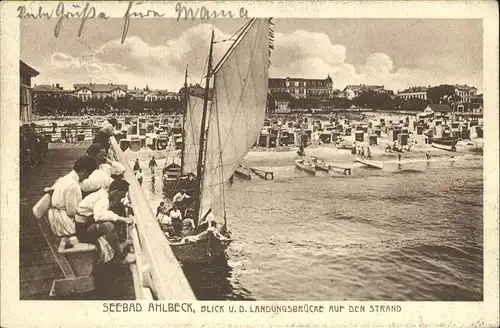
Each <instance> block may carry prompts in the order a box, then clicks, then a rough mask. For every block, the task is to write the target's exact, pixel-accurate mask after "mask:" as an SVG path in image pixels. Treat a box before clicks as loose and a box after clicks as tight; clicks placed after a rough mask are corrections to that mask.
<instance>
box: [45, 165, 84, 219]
mask: <svg viewBox="0 0 500 328" xmlns="http://www.w3.org/2000/svg"><path fill="white" fill-rule="evenodd" d="M78 181H79V177H78V174H77V173H76V172H75V171H71V172H70V173H68V174H66V175H65V176H63V177H62V178H60V179H59V180H57V181H56V183H55V184H54V186H53V187H52V188H53V189H54V192H53V194H52V199H51V206H52V207H54V208H57V209H59V210H64V211H65V212H66V214H67V215H68V216H69V217H74V216H75V215H76V213H77V209H78V203H79V202H80V201H81V200H82V192H81V190H80V185H79V183H78Z"/></svg>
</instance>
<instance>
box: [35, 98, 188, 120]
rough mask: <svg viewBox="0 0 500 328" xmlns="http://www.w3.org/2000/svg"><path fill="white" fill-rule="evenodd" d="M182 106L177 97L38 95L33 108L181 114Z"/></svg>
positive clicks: (40, 112) (52, 112) (60, 112)
mask: <svg viewBox="0 0 500 328" xmlns="http://www.w3.org/2000/svg"><path fill="white" fill-rule="evenodd" d="M181 108H182V106H181V104H180V101H179V100H177V99H159V100H154V101H145V100H144V99H136V98H133V97H130V96H126V97H121V98H117V99H114V98H112V97H108V98H104V99H89V100H86V101H83V100H81V99H79V98H77V97H74V96H70V95H63V96H54V95H37V96H36V97H35V99H34V101H33V110H34V112H35V113H36V114H38V115H42V116H43V115H67V116H76V115H93V114H94V115H100V114H106V113H109V112H110V111H111V112H119V113H130V114H140V113H153V114H163V113H165V114H180V113H182V109H181Z"/></svg>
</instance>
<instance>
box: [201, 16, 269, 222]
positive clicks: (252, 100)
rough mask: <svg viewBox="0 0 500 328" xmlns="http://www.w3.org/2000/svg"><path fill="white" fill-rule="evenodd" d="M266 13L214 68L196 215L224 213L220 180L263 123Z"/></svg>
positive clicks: (222, 181)
mask: <svg viewBox="0 0 500 328" xmlns="http://www.w3.org/2000/svg"><path fill="white" fill-rule="evenodd" d="M268 63H269V19H253V20H252V21H251V22H250V24H248V25H247V26H246V27H245V29H243V31H242V33H241V34H240V36H239V37H238V39H237V40H236V41H235V43H234V44H233V46H232V47H231V48H230V49H229V50H228V52H227V53H226V55H225V56H224V57H223V59H222V60H221V62H220V63H219V64H218V65H217V66H216V67H215V69H214V75H215V76H214V99H213V104H212V105H211V106H210V109H211V110H210V112H209V113H208V114H209V117H208V135H207V148H206V153H205V154H206V161H205V166H204V172H203V180H202V181H203V182H202V197H201V206H200V215H201V216H200V217H203V216H204V215H205V213H206V212H207V211H208V209H210V208H211V209H212V211H213V213H214V216H215V217H216V218H217V217H221V216H223V215H224V213H223V209H222V207H221V206H223V203H224V199H223V197H224V193H223V188H224V184H225V183H226V182H227V181H228V180H229V178H230V177H231V175H232V174H233V173H234V171H235V170H236V168H237V166H238V165H239V164H240V163H241V161H242V160H243V158H244V157H245V155H246V154H247V153H248V151H249V150H250V148H251V147H252V146H253V144H254V143H255V140H257V137H258V136H259V133H260V130H261V127H262V125H263V123H264V116H265V111H266V101H267V86H268Z"/></svg>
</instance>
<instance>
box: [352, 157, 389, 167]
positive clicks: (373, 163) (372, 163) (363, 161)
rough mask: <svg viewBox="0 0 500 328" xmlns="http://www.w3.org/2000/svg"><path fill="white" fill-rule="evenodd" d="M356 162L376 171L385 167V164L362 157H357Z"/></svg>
mask: <svg viewBox="0 0 500 328" xmlns="http://www.w3.org/2000/svg"><path fill="white" fill-rule="evenodd" d="M356 162H358V163H361V164H363V165H366V166H368V167H371V168H375V169H382V168H383V167H384V162H380V161H372V160H371V159H366V158H361V157H356Z"/></svg>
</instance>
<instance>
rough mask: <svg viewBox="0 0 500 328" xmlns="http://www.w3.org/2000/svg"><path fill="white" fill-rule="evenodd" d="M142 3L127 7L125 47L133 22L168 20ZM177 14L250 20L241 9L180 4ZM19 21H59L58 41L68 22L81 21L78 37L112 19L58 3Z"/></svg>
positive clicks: (25, 13) (20, 10)
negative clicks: (91, 22)
mask: <svg viewBox="0 0 500 328" xmlns="http://www.w3.org/2000/svg"><path fill="white" fill-rule="evenodd" d="M140 5H142V8H138V9H136V8H135V7H137V6H140ZM144 5H147V4H143V3H141V2H134V1H130V2H129V3H128V5H127V9H126V11H125V14H124V15H123V20H124V23H123V31H122V38H121V42H122V43H124V42H125V39H126V38H127V34H128V29H129V27H130V22H131V19H132V18H151V17H152V18H157V17H160V18H161V17H165V13H162V12H158V11H155V10H151V9H147V8H144ZM175 12H176V15H177V21H179V20H181V19H184V20H188V19H191V20H195V19H215V18H244V19H248V10H247V9H245V8H243V7H242V8H240V9H239V12H238V14H235V13H234V12H233V11H231V10H220V11H217V10H209V9H207V8H206V7H204V6H201V7H198V8H194V9H193V8H191V7H187V6H184V5H182V4H181V3H177V4H176V5H175ZM17 17H18V18H21V19H28V18H31V19H42V18H46V19H49V18H57V23H56V26H55V28H54V36H55V37H56V38H57V37H59V34H60V32H61V27H62V25H63V22H64V20H65V19H68V18H76V19H80V27H79V29H78V37H80V36H81V35H82V32H83V28H84V27H85V24H86V23H87V21H88V20H89V19H102V20H106V19H108V18H110V16H109V15H107V14H106V13H104V12H101V11H98V10H97V9H96V8H95V7H94V6H93V5H90V3H88V2H87V3H85V4H84V5H80V4H72V5H71V6H70V5H69V4H65V3H64V2H59V4H58V5H57V7H56V8H55V10H54V9H52V10H50V11H46V10H45V9H44V8H43V7H42V6H38V11H35V12H34V11H30V10H29V8H26V6H19V7H17Z"/></svg>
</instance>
